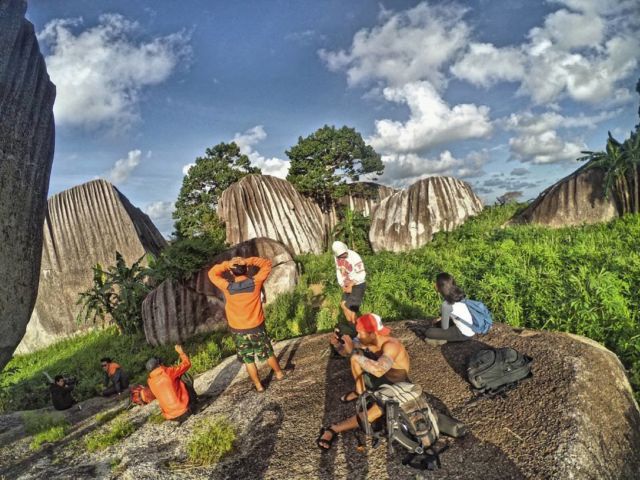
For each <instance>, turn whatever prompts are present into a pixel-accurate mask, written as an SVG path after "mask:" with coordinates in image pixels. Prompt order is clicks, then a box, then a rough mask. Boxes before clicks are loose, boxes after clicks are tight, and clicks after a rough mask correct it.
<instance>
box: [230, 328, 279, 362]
mask: <svg viewBox="0 0 640 480" xmlns="http://www.w3.org/2000/svg"><path fill="white" fill-rule="evenodd" d="M233 343H235V344H236V350H237V352H238V359H239V360H241V361H242V362H244V363H255V361H256V358H257V359H258V361H259V362H264V361H265V360H267V359H268V358H269V357H271V356H273V347H272V346H271V340H270V339H269V336H268V335H267V332H265V331H262V332H258V333H246V334H242V333H234V334H233Z"/></svg>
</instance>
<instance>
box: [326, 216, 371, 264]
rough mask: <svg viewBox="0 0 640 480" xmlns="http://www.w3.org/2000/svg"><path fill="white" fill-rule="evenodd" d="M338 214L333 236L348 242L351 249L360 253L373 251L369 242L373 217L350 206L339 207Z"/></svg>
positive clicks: (335, 238)
mask: <svg viewBox="0 0 640 480" xmlns="http://www.w3.org/2000/svg"><path fill="white" fill-rule="evenodd" d="M338 215H339V221H338V224H337V225H336V226H335V227H334V229H333V233H332V235H331V237H332V238H333V239H334V240H341V241H342V242H344V243H346V244H347V246H348V247H349V248H350V249H351V250H355V251H356V252H358V253H359V254H360V255H364V254H365V253H371V251H372V250H371V243H370V242H369V229H370V227H371V219H370V218H369V217H365V216H364V215H363V214H361V213H360V212H356V211H355V210H351V209H350V208H344V209H339V214H338Z"/></svg>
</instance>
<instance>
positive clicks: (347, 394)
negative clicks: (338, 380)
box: [340, 391, 360, 403]
mask: <svg viewBox="0 0 640 480" xmlns="http://www.w3.org/2000/svg"><path fill="white" fill-rule="evenodd" d="M349 395H355V397H354V398H348V397H349ZM359 396H360V395H359V394H358V392H354V391H351V392H349V393H345V394H344V395H342V396H341V397H340V401H341V402H342V403H351V402H355V401H356V400H357V399H358V397H359Z"/></svg>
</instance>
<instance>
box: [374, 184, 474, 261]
mask: <svg viewBox="0 0 640 480" xmlns="http://www.w3.org/2000/svg"><path fill="white" fill-rule="evenodd" d="M481 210H482V202H481V201H480V199H479V198H478V197H477V196H476V194H475V193H473V191H472V190H471V187H470V186H469V184H467V183H465V182H462V181H460V180H458V179H456V178H452V177H429V178H425V179H423V180H419V181H418V182H416V183H414V184H413V185H411V186H410V187H409V188H408V189H407V190H402V191H399V192H396V193H394V194H392V195H391V196H389V197H387V198H385V199H383V200H382V201H381V202H380V205H379V206H378V208H377V209H376V210H375V212H374V213H373V217H372V221H371V229H370V231H369V240H370V242H371V245H372V246H373V249H374V251H376V252H378V251H382V250H389V251H392V252H402V251H406V250H411V249H414V248H418V247H421V246H423V245H425V244H426V243H428V242H429V241H431V238H432V237H433V234H434V233H436V232H439V231H449V230H452V229H453V228H455V227H457V226H459V225H461V224H462V223H464V221H465V220H466V219H467V218H469V217H470V216H473V215H476V214H478V213H479V212H480V211H481Z"/></svg>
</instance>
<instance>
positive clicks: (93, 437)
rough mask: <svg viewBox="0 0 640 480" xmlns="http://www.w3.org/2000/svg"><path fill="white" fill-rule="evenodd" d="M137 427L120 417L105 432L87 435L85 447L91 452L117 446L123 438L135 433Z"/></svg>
mask: <svg viewBox="0 0 640 480" xmlns="http://www.w3.org/2000/svg"><path fill="white" fill-rule="evenodd" d="M135 430H136V427H135V425H134V424H133V423H132V422H131V421H130V420H128V419H127V418H124V417H120V418H116V419H115V420H114V421H113V424H112V425H110V426H109V427H107V428H106V429H105V430H100V431H96V432H93V433H91V434H89V435H87V438H86V439H85V446H86V447H87V450H88V451H89V452H95V451H97V450H104V449H105V448H107V447H110V446H111V445H115V444H116V443H118V442H119V441H120V440H122V439H123V438H126V437H128V436H129V435H131V434H132V433H133V432H135Z"/></svg>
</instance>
